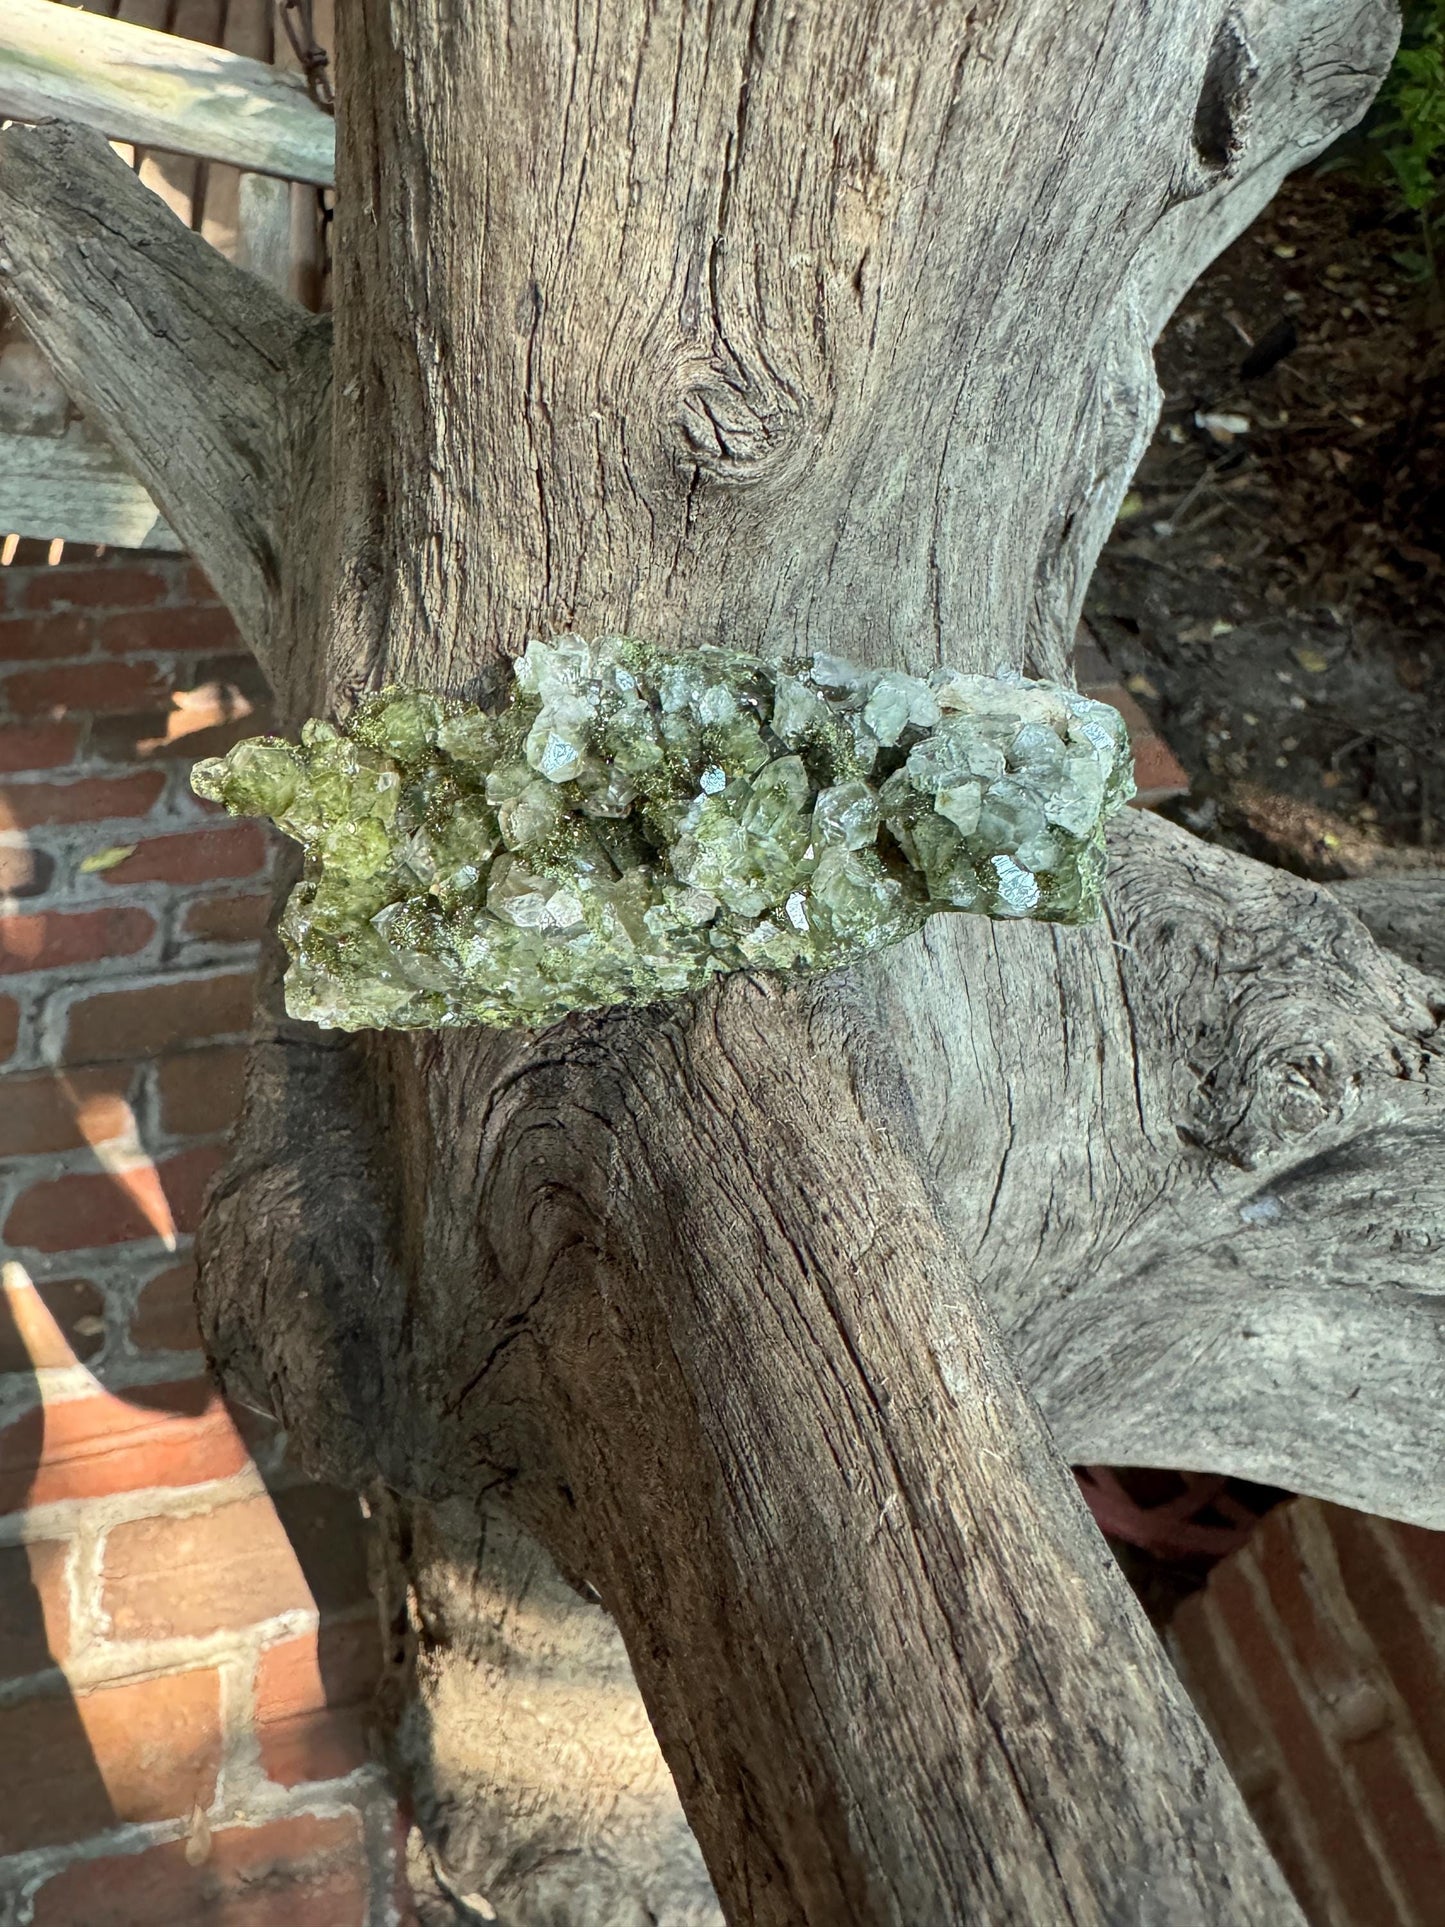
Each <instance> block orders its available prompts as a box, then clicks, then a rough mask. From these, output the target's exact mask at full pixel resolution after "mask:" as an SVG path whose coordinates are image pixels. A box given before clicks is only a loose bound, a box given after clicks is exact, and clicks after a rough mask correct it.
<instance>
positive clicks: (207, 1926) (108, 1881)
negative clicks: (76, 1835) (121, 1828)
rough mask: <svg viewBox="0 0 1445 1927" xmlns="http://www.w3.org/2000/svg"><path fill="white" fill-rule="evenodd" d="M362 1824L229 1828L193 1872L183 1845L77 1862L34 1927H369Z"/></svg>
mask: <svg viewBox="0 0 1445 1927" xmlns="http://www.w3.org/2000/svg"><path fill="white" fill-rule="evenodd" d="M368 1888H369V1877H368V1869H367V1861H366V1850H365V1845H364V1840H363V1835H362V1829H361V1819H360V1815H358V1814H355V1813H346V1814H341V1815H337V1816H335V1817H333V1818H328V1819H324V1820H323V1819H320V1818H317V1817H315V1816H313V1815H310V1814H306V1815H303V1816H301V1817H300V1818H298V1819H294V1820H272V1821H271V1822H269V1824H267V1825H265V1826H259V1827H227V1828H225V1829H224V1830H223V1831H222V1832H219V1833H214V1834H212V1835H211V1839H210V1847H209V1851H208V1852H207V1854H206V1857H205V1858H204V1859H203V1860H201V1861H200V1862H199V1864H197V1865H195V1866H192V1865H191V1862H190V1860H188V1859H187V1857H186V1842H185V1841H184V1840H172V1841H168V1842H167V1843H166V1844H165V1845H164V1846H159V1847H147V1848H146V1849H145V1850H144V1851H143V1852H141V1853H130V1854H125V1855H123V1856H117V1857H115V1858H110V1859H102V1860H93V1859H92V1860H77V1861H74V1862H72V1863H71V1865H70V1866H68V1867H66V1868H64V1869H63V1870H62V1871H61V1872H60V1873H58V1874H55V1875H54V1876H52V1878H51V1879H50V1880H48V1881H47V1882H46V1884H45V1885H44V1886H43V1887H42V1888H41V1889H40V1892H39V1894H38V1895H37V1896H36V1900H35V1913H34V1916H33V1919H34V1927H142V1923H144V1927H281V1923H283V1922H284V1923H285V1927H364V1923H365V1921H366V1920H367V1919H368V1917H369V1916H368V1898H367V1896H368Z"/></svg>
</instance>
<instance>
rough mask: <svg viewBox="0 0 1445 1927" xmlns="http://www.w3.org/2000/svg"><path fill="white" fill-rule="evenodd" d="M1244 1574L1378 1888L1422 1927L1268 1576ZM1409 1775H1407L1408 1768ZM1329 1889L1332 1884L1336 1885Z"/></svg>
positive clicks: (1405, 1925)
mask: <svg viewBox="0 0 1445 1927" xmlns="http://www.w3.org/2000/svg"><path fill="white" fill-rule="evenodd" d="M1240 1571H1241V1578H1242V1579H1243V1582H1244V1585H1245V1586H1246V1588H1247V1589H1248V1592H1249V1595H1250V1599H1251V1601H1252V1603H1253V1606H1254V1609H1255V1611H1256V1613H1258V1615H1259V1618H1260V1622H1261V1624H1262V1625H1264V1626H1265V1627H1266V1628H1267V1629H1268V1632H1269V1637H1270V1640H1271V1642H1272V1644H1273V1646H1274V1649H1275V1652H1276V1653H1277V1655H1278V1659H1279V1664H1280V1665H1281V1666H1282V1667H1283V1668H1284V1670H1285V1672H1286V1673H1287V1674H1288V1676H1289V1679H1290V1683H1291V1684H1292V1686H1293V1687H1294V1690H1295V1692H1296V1693H1297V1694H1298V1696H1299V1698H1300V1700H1301V1701H1302V1702H1303V1704H1304V1706H1305V1708H1306V1710H1307V1711H1308V1713H1309V1716H1310V1724H1311V1725H1312V1726H1313V1727H1314V1729H1315V1733H1316V1736H1317V1738H1318V1741H1319V1744H1320V1747H1321V1749H1322V1751H1323V1752H1324V1755H1325V1757H1326V1759H1327V1760H1328V1761H1329V1763H1330V1767H1331V1770H1332V1771H1333V1773H1334V1775H1335V1778H1336V1780H1337V1782H1338V1784H1339V1786H1340V1788H1341V1789H1342V1791H1344V1792H1345V1793H1346V1794H1347V1796H1348V1799H1349V1806H1350V1811H1351V1813H1352V1814H1353V1816H1354V1820H1355V1824H1356V1826H1357V1827H1358V1828H1359V1832H1360V1837H1361V1839H1362V1840H1363V1841H1364V1843H1365V1850H1366V1852H1367V1853H1368V1854H1369V1856H1370V1859H1371V1860H1372V1861H1373V1862H1374V1865H1375V1871H1376V1872H1377V1874H1378V1875H1379V1877H1380V1882H1381V1884H1382V1885H1383V1887H1384V1889H1385V1891H1386V1893H1388V1894H1389V1896H1390V1901H1391V1904H1392V1905H1393V1907H1394V1908H1395V1910H1396V1918H1397V1919H1398V1920H1399V1922H1400V1923H1401V1927H1418V1917H1417V1915H1416V1913H1415V1909H1414V1908H1413V1907H1412V1906H1411V1905H1410V1903H1409V1897H1408V1895H1407V1894H1406V1893H1405V1891H1404V1889H1403V1888H1402V1887H1401V1886H1400V1883H1399V1881H1398V1879H1397V1878H1396V1875H1395V1866H1394V1856H1393V1854H1392V1853H1391V1851H1390V1848H1389V1845H1388V1843H1387V1842H1386V1841H1383V1840H1382V1839H1381V1838H1380V1830H1379V1825H1378V1822H1377V1821H1376V1819H1375V1816H1374V1814H1373V1812H1372V1811H1371V1810H1370V1807H1369V1806H1368V1804H1367V1803H1366V1802H1365V1801H1364V1800H1363V1799H1362V1798H1361V1797H1360V1781H1359V1776H1358V1774H1357V1773H1356V1772H1355V1771H1354V1768H1353V1766H1352V1764H1351V1762H1350V1760H1349V1758H1348V1755H1347V1754H1346V1751H1345V1749H1344V1748H1343V1747H1342V1746H1341V1745H1340V1743H1339V1740H1338V1739H1337V1737H1336V1735H1335V1733H1334V1732H1333V1730H1332V1728H1331V1725H1330V1721H1329V1720H1328V1718H1327V1717H1324V1716H1323V1714H1324V1709H1323V1708H1322V1707H1321V1705H1320V1696H1319V1694H1318V1692H1317V1691H1316V1689H1315V1686H1314V1683H1313V1681H1312V1680H1311V1679H1310V1677H1309V1675H1308V1674H1307V1673H1306V1672H1305V1670H1304V1668H1303V1667H1302V1666H1301V1665H1300V1662H1299V1657H1298V1655H1297V1654H1296V1652H1295V1649H1294V1642H1293V1641H1292V1640H1291V1639H1290V1637H1289V1634H1288V1632H1287V1630H1286V1628H1285V1626H1284V1623H1283V1621H1282V1620H1281V1619H1280V1616H1279V1614H1278V1613H1277V1612H1276V1610H1275V1606H1274V1601H1273V1600H1272V1599H1271V1597H1270V1594H1269V1587H1268V1586H1267V1585H1266V1583H1265V1578H1264V1574H1263V1573H1262V1572H1261V1571H1260V1570H1259V1567H1258V1565H1257V1563H1256V1562H1255V1561H1254V1560H1252V1559H1249V1558H1245V1559H1244V1560H1243V1561H1242V1562H1241V1569H1240ZM1238 1677H1239V1678H1240V1679H1247V1678H1248V1677H1249V1674H1248V1669H1247V1668H1245V1667H1243V1666H1241V1668H1240V1671H1239V1674H1238ZM1287 1764H1288V1763H1286V1765H1287ZM1406 1770H1407V1772H1408V1768H1407V1769H1406ZM1410 1777H1411V1778H1412V1779H1413V1777H1414V1776H1413V1775H1410ZM1316 1855H1317V1856H1318V1849H1317V1850H1316ZM1317 1864H1325V1865H1328V1860H1327V1859H1324V1860H1323V1861H1322V1862H1320V1861H1319V1860H1318V1859H1317ZM1331 1884H1333V1882H1332V1883H1331Z"/></svg>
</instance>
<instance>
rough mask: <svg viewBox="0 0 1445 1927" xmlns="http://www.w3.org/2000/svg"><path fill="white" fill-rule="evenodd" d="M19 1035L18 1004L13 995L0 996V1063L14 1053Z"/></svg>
mask: <svg viewBox="0 0 1445 1927" xmlns="http://www.w3.org/2000/svg"><path fill="white" fill-rule="evenodd" d="M19 1035H20V1006H19V1004H17V1003H16V1001H15V999H14V998H13V997H0V1064H3V1063H4V1062H5V1060H6V1058H7V1057H13V1056H14V1054H15V1043H16V1039H17V1038H18V1037H19Z"/></svg>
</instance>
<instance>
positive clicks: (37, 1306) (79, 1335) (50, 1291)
mask: <svg viewBox="0 0 1445 1927" xmlns="http://www.w3.org/2000/svg"><path fill="white" fill-rule="evenodd" d="M22 1275H23V1274H22ZM104 1309H105V1303H104V1300H103V1299H102V1298H101V1295H100V1292H99V1291H98V1290H97V1289H96V1287H95V1286H94V1285H93V1284H92V1283H91V1282H90V1280H89V1279H88V1278H41V1279H38V1280H36V1282H35V1283H34V1284H30V1283H28V1282H27V1283H25V1284H22V1285H19V1286H12V1285H7V1286H5V1288H4V1290H3V1293H0V1372H29V1371H33V1370H34V1369H35V1368H36V1367H37V1366H46V1365H57V1366H58V1365H73V1364H74V1363H75V1361H76V1360H77V1359H87V1358H89V1357H91V1356H92V1354H93V1353H95V1352H97V1351H99V1349H100V1347H101V1346H102V1345H103V1344H104V1343H105V1329H104V1323H103V1319H102V1313H103V1312H104Z"/></svg>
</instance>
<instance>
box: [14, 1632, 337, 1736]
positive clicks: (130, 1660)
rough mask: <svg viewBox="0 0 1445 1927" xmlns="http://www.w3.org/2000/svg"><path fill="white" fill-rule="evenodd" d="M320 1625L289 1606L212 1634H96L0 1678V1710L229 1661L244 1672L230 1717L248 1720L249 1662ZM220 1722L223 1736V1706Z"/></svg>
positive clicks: (219, 1666)
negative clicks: (58, 1656) (35, 1667)
mask: <svg viewBox="0 0 1445 1927" xmlns="http://www.w3.org/2000/svg"><path fill="white" fill-rule="evenodd" d="M320 1625H321V1615H320V1613H319V1612H318V1611H317V1609H316V1607H315V1606H311V1607H304V1606H293V1607H289V1608H288V1609H287V1610H286V1611H285V1612H280V1613H268V1614H267V1616H266V1617H265V1618H264V1619H257V1620H254V1621H253V1622H252V1623H251V1625H249V1626H236V1627H232V1628H228V1629H226V1630H223V1631H217V1632H214V1633H176V1634H173V1635H172V1636H171V1637H170V1638H164V1639H163V1638H157V1639H109V1638H107V1637H106V1636H105V1635H104V1634H99V1635H97V1636H96V1638H94V1639H93V1640H92V1641H91V1642H90V1643H89V1645H87V1646H85V1647H84V1648H82V1649H81V1650H80V1651H78V1652H76V1653H75V1654H73V1655H71V1656H68V1657H67V1658H66V1659H65V1660H63V1661H57V1662H56V1664H55V1665H54V1666H51V1667H47V1668H46V1669H45V1670H44V1671H43V1672H40V1673H25V1674H22V1676H21V1677H20V1678H19V1679H7V1680H3V1681H0V1709H3V1708H4V1707H7V1706H17V1705H20V1704H21V1703H23V1702H24V1701H26V1700H32V1699H41V1698H45V1697H49V1696H51V1695H52V1694H53V1695H56V1696H58V1695H59V1694H60V1693H61V1692H62V1691H63V1690H65V1689H67V1688H68V1689H69V1691H70V1692H71V1693H72V1694H77V1695H78V1694H86V1695H88V1694H91V1693H98V1692H104V1690H105V1689H106V1688H107V1687H108V1686H144V1685H148V1684H150V1683H152V1682H153V1681H155V1680H160V1679H174V1678H176V1677H177V1676H178V1675H180V1674H183V1673H203V1672H210V1671H213V1670H215V1671H222V1670H224V1668H225V1667H227V1666H229V1665H233V1664H235V1665H240V1664H242V1663H246V1664H248V1665H249V1667H250V1671H249V1672H248V1673H247V1675H246V1681H245V1685H244V1687H243V1688H242V1689H241V1691H240V1693H239V1697H238V1698H237V1699H236V1702H235V1707H234V1708H233V1713H234V1715H235V1721H237V1722H249V1721H250V1719H251V1717H252V1711H253V1708H254V1701H255V1694H254V1685H255V1666H256V1663H257V1662H258V1661H259V1659H260V1656H261V1654H262V1653H263V1652H265V1651H266V1650H267V1649H268V1648H269V1647H272V1646H277V1645H279V1644H280V1643H281V1642H282V1641H283V1640H287V1639H299V1638H300V1637H301V1636H302V1635H303V1634H305V1633H314V1632H317V1631H319V1629H320ZM221 1726H222V1731H223V1734H224V1733H225V1731H226V1730H227V1727H226V1719H225V1717H224V1707H223V1717H222V1721H221ZM239 1730H240V1726H239V1724H238V1725H237V1732H239ZM247 1730H248V1731H249V1725H247ZM257 1757H258V1759H259V1751H258V1755H257Z"/></svg>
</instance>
